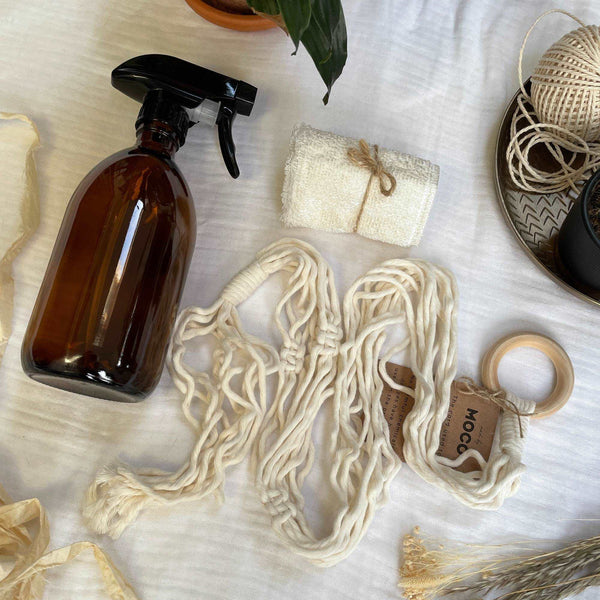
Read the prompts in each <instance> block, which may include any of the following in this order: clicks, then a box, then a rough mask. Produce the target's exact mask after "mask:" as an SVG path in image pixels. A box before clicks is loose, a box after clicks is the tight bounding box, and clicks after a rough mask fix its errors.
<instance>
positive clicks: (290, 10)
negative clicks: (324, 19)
mask: <svg viewBox="0 0 600 600" xmlns="http://www.w3.org/2000/svg"><path fill="white" fill-rule="evenodd" d="M312 1H313V0H277V2H278V4H279V10H280V12H281V16H282V17H283V21H284V23H285V26H286V28H287V30H288V33H289V34H290V37H291V38H292V41H293V42H294V46H295V47H296V51H298V44H299V43H300V39H301V37H302V34H303V33H304V32H305V31H306V28H307V27H308V25H309V23H310V17H311V14H312ZM296 51H295V52H294V54H295V53H296Z"/></svg>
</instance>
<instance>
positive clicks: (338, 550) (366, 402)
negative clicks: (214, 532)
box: [84, 239, 531, 566]
mask: <svg viewBox="0 0 600 600" xmlns="http://www.w3.org/2000/svg"><path fill="white" fill-rule="evenodd" d="M278 272H282V273H285V274H286V275H287V276H288V279H287V283H286V285H285V288H284V291H283V293H282V295H281V297H280V299H279V301H278V303H277V306H276V309H275V315H274V320H275V324H276V326H277V329H278V331H279V334H280V336H281V346H280V348H279V349H276V348H275V347H273V346H271V345H270V344H268V343H267V342H265V341H263V340H261V339H259V338H257V337H255V336H253V335H250V334H249V333H247V332H246V331H245V329H244V328H243V326H242V322H241V319H240V316H239V314H238V312H237V308H236V305H237V304H240V303H241V302H243V301H244V300H245V299H246V298H248V297H250V296H251V295H252V293H253V292H254V291H255V289H256V288H257V287H258V286H259V285H260V283H261V282H262V281H264V279H266V277H268V276H269V275H271V274H274V273H278ZM457 298H458V292H457V289H456V284H455V281H454V278H453V276H452V274H451V273H450V272H449V271H447V270H445V269H442V268H440V267H437V266H435V265H433V264H431V263H428V262H426V261H423V260H402V259H397V260H388V261H386V262H384V263H382V264H381V265H379V266H378V267H376V268H374V269H372V270H370V271H369V272H367V273H366V274H365V275H363V276H362V277H360V278H359V279H358V280H357V281H356V282H355V283H354V284H353V285H352V286H351V287H350V289H349V290H348V292H347V294H346V296H345V298H344V302H343V306H342V308H340V305H339V301H338V296H337V293H336V290H335V283H334V277H333V272H332V270H331V268H330V267H329V265H328V264H327V263H326V262H325V261H324V260H323V258H322V257H321V256H320V255H319V253H318V252H317V251H316V250H315V249H314V248H312V247H311V246H310V245H308V244H306V243H305V242H302V241H300V240H294V239H283V240H280V241H279V242H276V243H274V244H272V245H271V246H269V247H267V248H265V249H264V250H263V251H262V252H260V253H259V254H258V256H257V259H256V261H255V262H254V263H253V264H252V265H250V266H249V267H248V268H247V269H245V270H244V271H242V272H241V273H239V274H238V275H236V276H235V277H234V278H233V279H232V280H231V282H230V283H229V284H227V286H226V287H225V290H224V292H223V295H222V296H221V298H219V299H218V300H217V301H216V302H215V303H214V304H213V305H212V306H211V307H209V308H206V309H204V308H200V307H189V308H186V309H185V310H183V311H182V312H181V314H180V315H179V317H178V319H177V323H176V326H175V332H174V335H173V339H172V343H171V346H170V349H169V352H168V356H167V365H168V367H169V369H170V371H171V375H172V377H173V381H174V383H175V385H176V386H177V388H178V389H179V390H180V391H181V393H182V395H183V401H182V407H183V412H184V414H185V417H186V418H187V420H188V421H189V423H190V424H191V426H192V428H193V429H194V431H195V432H196V436H197V439H196V442H195V444H194V447H193V449H192V452H191V455H190V457H189V459H188V460H187V461H186V462H185V463H184V464H183V465H182V466H181V467H180V468H179V469H177V470H176V471H175V472H173V473H168V472H164V471H159V470H157V469H142V470H139V471H132V470H131V469H129V468H128V467H125V466H117V467H114V468H109V469H104V470H103V471H101V472H100V473H99V474H98V475H97V477H96V480H95V482H94V483H93V484H92V486H91V487H90V488H89V491H88V497H87V502H86V507H85V509H84V515H85V517H86V519H87V521H88V524H89V525H90V527H91V528H92V529H94V530H95V531H97V532H99V533H108V534H110V535H111V536H113V537H118V536H119V535H120V533H121V532H122V531H123V530H124V529H125V527H127V525H128V524H129V523H131V522H132V521H133V520H135V518H136V517H137V516H138V514H139V513H140V511H142V510H144V509H145V508H149V507H153V506H161V505H164V504H171V503H177V502H183V501H189V500H197V499H200V498H204V497H206V496H208V495H211V494H222V487H223V483H224V480H225V471H226V469H227V467H229V466H230V465H234V464H237V463H239V462H240V461H241V460H243V458H244V457H245V456H246V455H247V454H249V453H250V454H251V459H252V466H253V471H254V473H255V485H256V488H257V490H258V493H259V496H260V499H261V501H262V503H263V504H264V506H265V508H266V509H267V511H268V512H269V514H270V515H271V520H272V526H273V529H274V530H275V531H276V532H277V534H278V535H279V537H280V538H281V540H282V541H283V543H284V544H285V545H286V546H287V547H289V548H290V549H291V550H292V551H294V552H296V553H297V554H299V555H301V556H304V557H305V558H307V559H308V560H310V561H312V562H313V563H315V564H317V565H320V566H329V565H333V564H335V563H337V562H339V561H340V560H342V559H343V558H345V557H346V556H348V554H350V552H351V551H352V550H353V549H354V548H355V546H356V545H357V544H358V542H359V541H360V539H361V538H362V536H363V535H364V534H365V532H366V530H367V528H368V526H369V523H370V522H371V519H372V518H373V516H374V514H375V511H376V510H377V508H378V507H380V506H381V505H382V504H383V503H385V501H386V499H387V495H388V488H389V484H390V482H391V480H392V478H393V477H394V475H395V474H396V472H397V470H398V468H399V466H400V461H399V458H398V456H397V455H396V454H395V453H394V451H393V449H392V446H391V443H390V440H389V434H388V426H387V423H386V421H385V418H384V415H383V410H382V407H381V404H380V397H381V393H382V390H383V381H384V380H385V381H386V382H387V383H388V385H390V387H392V388H395V389H399V388H398V384H396V383H395V382H394V381H392V380H391V379H390V378H389V376H388V374H387V373H386V372H385V363H386V362H387V361H388V360H390V359H391V357H392V356H393V355H394V354H397V353H398V352H401V351H403V350H408V355H409V360H408V362H409V363H410V367H411V369H412V371H413V373H414V374H415V377H416V387H415V389H414V391H413V390H406V389H404V388H403V391H406V392H407V393H409V394H410V395H411V396H413V397H414V400H415V402H414V408H413V409H412V410H411V412H410V413H409V414H408V416H407V417H406V420H405V424H404V435H405V445H404V455H405V458H406V460H407V462H408V464H409V465H410V466H411V467H412V468H413V469H414V470H416V471H417V472H418V473H419V474H420V475H421V476H423V477H424V478H425V479H427V480H428V481H431V482H432V483H435V484H436V485H438V486H439V487H442V488H443V489H446V490H448V491H449V492H450V493H452V494H453V495H454V496H456V497H457V498H458V499H459V500H461V501H462V502H464V503H466V504H469V505H471V506H476V507H478V508H496V507H498V506H500V505H501V504H502V501H503V500H504V498H506V497H507V496H509V495H510V494H512V493H513V492H514V491H515V490H516V487H517V485H518V480H519V476H520V474H521V472H522V471H523V469H524V466H523V465H522V464H521V462H520V457H521V451H522V444H523V440H522V439H521V438H520V437H519V435H518V427H517V424H516V417H515V416H514V415H513V414H512V413H503V415H502V416H501V423H500V429H499V436H500V439H499V443H498V444H494V448H493V450H492V454H491V456H490V458H489V460H488V461H485V460H484V459H483V457H482V456H481V454H480V453H479V452H477V451H476V450H473V449H470V450H467V451H466V452H464V453H463V454H462V455H461V456H460V457H458V458H457V459H455V460H454V461H448V460H447V459H442V458H441V457H438V456H437V455H436V450H437V448H438V446H439V441H440V429H441V426H442V423H443V421H444V420H445V418H446V415H447V413H448V410H449V406H450V385H451V383H452V380H453V379H454V376H455V374H456V302H457ZM393 326H404V327H405V328H406V337H405V339H404V340H403V341H402V342H400V343H399V344H396V345H392V346H391V347H389V348H385V342H386V338H387V330H388V329H389V328H390V327H393ZM209 335H210V336H212V338H213V341H214V344H215V348H214V352H213V365H212V369H211V371H209V372H201V373H199V372H196V371H195V370H194V369H192V368H191V367H190V366H188V365H187V364H186V363H185V362H184V358H185V354H186V342H188V341H190V340H192V339H195V338H199V337H204V336H209ZM271 376H273V377H275V378H276V385H275V386H274V387H273V388H271V387H270V386H269V378H270V377H271ZM274 383H275V382H274ZM270 389H274V394H273V399H272V401H271V403H270V405H269V398H268V396H269V393H268V390H270ZM513 401H514V402H515V404H516V405H517V406H518V409H519V410H520V411H521V412H526V411H527V410H530V408H531V405H530V404H527V403H523V402H522V401H520V400H518V399H513ZM326 404H329V405H330V411H331V414H332V419H331V422H330V423H328V426H329V429H328V440H327V443H326V444H325V446H326V447H325V452H326V453H327V460H324V461H323V463H324V464H327V465H329V477H328V478H327V479H326V480H327V481H329V485H330V490H329V493H330V496H331V497H332V498H333V499H334V500H335V501H336V503H337V512H336V514H335V516H334V518H333V520H332V523H331V530H330V531H329V533H327V534H326V535H324V536H319V535H317V534H316V533H315V532H314V531H313V529H312V527H311V525H310V524H309V522H308V519H307V516H306V513H305V508H304V507H305V498H304V495H303V490H302V487H303V483H304V481H305V479H306V477H307V475H308V473H309V472H310V470H311V468H312V466H313V463H314V459H315V447H314V444H313V440H312V434H313V428H314V424H315V420H316V418H317V415H318V414H319V411H320V410H321V409H322V408H323V407H324V405H326ZM524 420H526V419H524ZM469 457H473V458H475V459H476V460H477V462H478V464H479V465H480V467H481V470H475V471H473V472H470V473H462V472H458V471H456V470H455V469H454V468H453V466H455V465H456V464H461V463H462V462H463V461H464V460H466V459H467V458H469Z"/></svg>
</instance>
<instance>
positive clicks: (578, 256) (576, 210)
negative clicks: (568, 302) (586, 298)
mask: <svg viewBox="0 0 600 600" xmlns="http://www.w3.org/2000/svg"><path fill="white" fill-rule="evenodd" d="M597 197H600V170H599V171H596V172H595V173H594V174H593V175H592V176H591V177H590V178H589V179H588V181H587V183H586V184H585V186H584V187H583V190H582V191H581V194H580V195H579V197H578V198H577V200H576V201H575V202H574V203H573V206H572V207H571V210H570V211H569V214H568V215H567V217H566V219H565V220H564V222H563V224H562V227H561V228H560V232H559V233H558V245H557V248H558V254H559V257H560V261H561V263H562V266H563V267H564V268H565V270H566V271H567V272H568V273H569V274H570V275H571V276H572V277H573V278H574V279H576V280H578V281H579V282H581V283H583V284H584V285H585V286H587V287H590V288H592V289H594V290H600V237H599V236H598V234H597V233H596V232H595V231H594V228H593V227H592V223H591V221H590V216H589V212H588V207H589V205H590V202H591V200H592V198H597Z"/></svg>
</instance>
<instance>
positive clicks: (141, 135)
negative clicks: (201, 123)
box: [22, 121, 196, 402]
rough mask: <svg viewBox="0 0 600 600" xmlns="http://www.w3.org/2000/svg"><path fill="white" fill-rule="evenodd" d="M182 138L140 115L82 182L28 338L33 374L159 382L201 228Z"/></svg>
mask: <svg viewBox="0 0 600 600" xmlns="http://www.w3.org/2000/svg"><path fill="white" fill-rule="evenodd" d="M180 143H181V142H180V139H179V138H178V135H177V131H176V130H175V129H174V128H173V127H171V126H170V125H169V124H168V123H165V122H161V121H152V122H147V121H145V122H142V123H140V124H139V128H138V138H137V145H136V146H135V147H133V148H131V149H128V150H123V151H121V152H119V153H117V154H114V155H113V156H111V157H109V158H108V159H106V160H105V161H104V162H102V163H100V164H99V165H98V166H97V167H96V168H94V169H93V170H92V171H91V172H90V173H89V174H88V175H87V177H86V178H85V179H84V180H83V181H82V182H81V184H80V185H79V187H78V188H77V190H76V191H75V193H74V195H73V197H72V199H71V201H70V203H69V205H68V208H67V211H66V214H65V217H64V220H63V223H62V227H61V229H60V232H59V235H58V239H57V241H56V245H55V247H54V251H53V253H52V256H51V258H50V263H49V265H48V269H47V271H46V276H45V278H44V281H43V283H42V287H41V289H40V292H39V296H38V299H37V302H36V304H35V308H34V310H33V314H32V316H31V320H30V323H29V327H28V329H27V333H26V335H25V339H24V341H23V346H22V363H23V368H24V370H25V372H26V373H27V374H28V375H30V376H31V377H32V378H33V379H36V380H38V381H41V382H43V383H47V384H49V385H52V386H55V387H58V388H62V389H66V390H70V391H73V392H78V393H81V394H86V395H88V396H96V397H99V398H107V399H110V400H119V401H124V402H136V401H138V400H141V399H143V398H144V397H146V396H147V395H148V394H149V393H150V392H151V391H152V390H153V389H154V387H155V386H156V384H157V383H158V379H159V378H160V375H161V372H162V367H163V363H164V359H165V353H166V348H167V344H168V339H169V336H170V334H171V331H172V327H173V323H174V320H175V317H176V313H177V309H178V305H179V301H180V298H181V293H182V290H183V285H184V282H185V278H186V274H187V270H188V266H189V263H190V258H191V256H192V252H193V249H194V244H195V237H196V219H195V213H194V205H193V203H192V199H191V197H190V193H189V191H188V187H187V185H186V182H185V180H184V178H183V176H182V175H181V174H180V172H179V169H178V168H177V166H176V164H175V163H174V162H173V160H172V158H173V155H174V154H175V152H176V151H177V149H178V147H179V145H180Z"/></svg>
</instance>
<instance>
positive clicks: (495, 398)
mask: <svg viewBox="0 0 600 600" xmlns="http://www.w3.org/2000/svg"><path fill="white" fill-rule="evenodd" d="M456 381H457V383H458V384H459V387H460V390H461V392H463V393H464V394H467V395H468V396H478V397H479V398H482V399H483V400H488V401H489V402H493V403H494V404H496V405H497V406H499V407H500V408H501V409H502V410H507V411H509V412H511V413H513V414H514V415H516V416H517V419H518V422H519V434H520V436H521V438H523V437H525V434H524V432H523V423H522V422H521V419H522V418H523V417H531V416H533V414H534V412H533V411H532V412H522V411H521V410H520V409H519V407H518V406H517V405H516V404H515V403H514V402H513V401H512V400H511V399H510V398H509V397H508V395H507V393H506V391H505V390H502V389H500V390H493V391H492V390H488V389H487V388H485V387H482V386H480V385H477V384H476V383H475V381H473V379H471V378H470V377H459V378H458V379H457V380H456Z"/></svg>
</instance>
